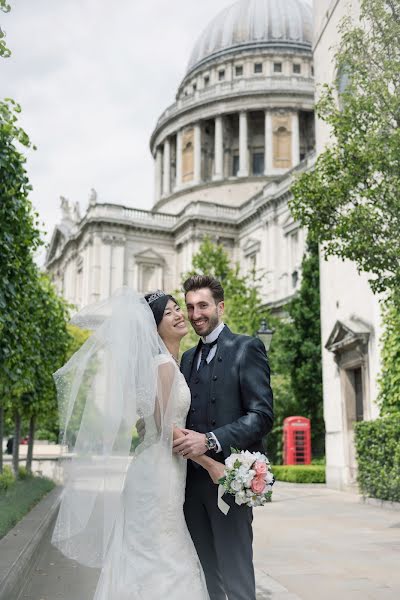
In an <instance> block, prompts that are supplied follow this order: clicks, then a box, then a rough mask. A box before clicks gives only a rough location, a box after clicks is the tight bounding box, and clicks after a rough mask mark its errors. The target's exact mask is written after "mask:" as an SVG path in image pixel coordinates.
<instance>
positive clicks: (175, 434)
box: [173, 425, 186, 441]
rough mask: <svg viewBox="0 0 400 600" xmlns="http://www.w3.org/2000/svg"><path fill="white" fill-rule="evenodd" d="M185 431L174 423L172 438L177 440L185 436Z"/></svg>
mask: <svg viewBox="0 0 400 600" xmlns="http://www.w3.org/2000/svg"><path fill="white" fill-rule="evenodd" d="M185 435H186V433H185V432H184V431H182V429H181V428H180V427H176V425H174V431H173V439H174V441H175V440H179V439H180V438H181V437H183V436H185Z"/></svg>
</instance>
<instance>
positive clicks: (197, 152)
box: [193, 123, 201, 184]
mask: <svg viewBox="0 0 400 600" xmlns="http://www.w3.org/2000/svg"><path fill="white" fill-rule="evenodd" d="M200 181H201V125H200V123H196V125H195V126H194V178H193V183H194V184H196V183H200Z"/></svg>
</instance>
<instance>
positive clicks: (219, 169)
mask: <svg viewBox="0 0 400 600" xmlns="http://www.w3.org/2000/svg"><path fill="white" fill-rule="evenodd" d="M214 144H215V146H214V164H215V168H214V177H213V179H214V181H218V180H220V179H223V177H224V136H223V123H222V116H221V115H220V116H218V117H216V118H215V137H214Z"/></svg>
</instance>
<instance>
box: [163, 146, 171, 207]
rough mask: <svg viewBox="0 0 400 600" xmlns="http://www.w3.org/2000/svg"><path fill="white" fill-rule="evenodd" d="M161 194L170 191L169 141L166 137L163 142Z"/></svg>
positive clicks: (167, 194) (166, 194) (167, 193)
mask: <svg viewBox="0 0 400 600" xmlns="http://www.w3.org/2000/svg"><path fill="white" fill-rule="evenodd" d="M163 171H164V176H163V190H162V195H163V196H169V194H170V193H171V143H170V141H169V139H168V138H166V140H165V142H164V166H163Z"/></svg>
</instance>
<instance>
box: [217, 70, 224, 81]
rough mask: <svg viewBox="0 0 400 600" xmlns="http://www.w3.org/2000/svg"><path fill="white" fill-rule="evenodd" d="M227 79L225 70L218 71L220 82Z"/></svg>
mask: <svg viewBox="0 0 400 600" xmlns="http://www.w3.org/2000/svg"><path fill="white" fill-rule="evenodd" d="M224 79H225V69H222V70H221V71H218V80H219V81H223V80H224Z"/></svg>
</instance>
